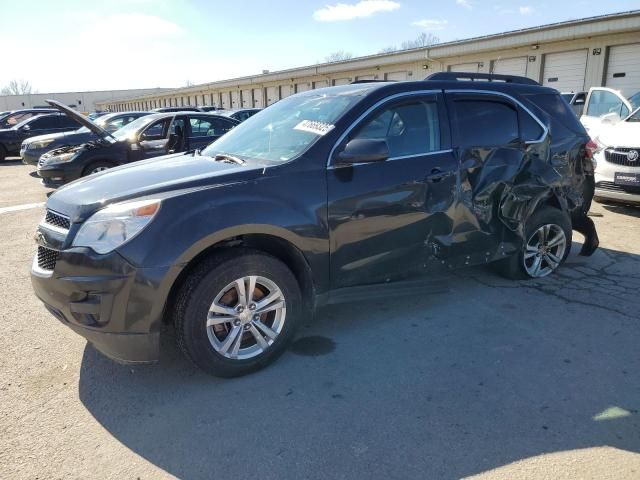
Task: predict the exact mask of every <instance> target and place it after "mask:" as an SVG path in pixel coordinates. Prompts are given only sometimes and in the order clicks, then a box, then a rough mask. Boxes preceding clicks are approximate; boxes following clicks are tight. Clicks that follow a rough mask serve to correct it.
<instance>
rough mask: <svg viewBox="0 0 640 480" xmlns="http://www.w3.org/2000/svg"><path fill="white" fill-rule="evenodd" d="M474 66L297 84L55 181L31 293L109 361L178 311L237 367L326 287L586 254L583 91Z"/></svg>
mask: <svg viewBox="0 0 640 480" xmlns="http://www.w3.org/2000/svg"><path fill="white" fill-rule="evenodd" d="M465 75H466V74H465ZM460 76H461V74H455V75H452V74H446V73H441V74H436V75H434V76H432V77H430V78H429V79H427V80H425V81H423V82H400V83H396V82H389V83H384V82H378V83H359V84H354V85H345V86H339V87H331V88H327V89H320V90H314V91H309V92H304V93H300V94H298V95H294V96H291V97H288V98H286V99H284V100H282V101H280V102H278V103H276V104H274V105H272V106H270V107H269V108H267V109H265V110H263V111H261V112H260V113H258V114H256V115H255V116H253V117H251V118H250V119H248V120H246V121H245V122H243V123H242V124H240V125H239V126H237V127H236V128H234V129H233V130H231V131H230V132H229V133H227V134H226V135H225V136H223V137H222V138H220V139H219V140H217V141H215V142H214V143H212V144H211V145H210V146H209V147H207V148H205V149H204V150H203V151H201V152H198V151H196V152H189V153H186V154H180V155H172V156H167V157H159V158H155V159H153V160H148V161H143V162H138V163H137V164H134V165H127V166H122V167H118V168H114V169H112V170H109V171H108V172H104V173H99V174H96V175H93V176H91V177H89V178H86V179H81V180H79V181H76V182H74V183H72V184H70V185H68V186H66V187H64V188H62V189H60V190H58V191H57V192H56V193H54V194H53V195H52V196H51V197H50V198H49V200H48V202H47V213H46V216H45V218H44V219H43V221H42V222H41V224H40V225H39V227H38V232H37V235H36V239H37V242H38V253H37V254H36V257H35V258H34V262H33V267H32V282H33V285H34V289H35V292H36V294H37V296H38V297H39V298H40V299H41V300H42V301H43V302H44V303H45V305H46V306H47V308H48V309H49V311H50V312H51V313H53V315H54V316H56V317H57V318H58V319H59V320H60V321H62V322H63V323H65V324H66V325H67V326H69V327H70V328H72V329H73V330H74V331H76V332H77V333H79V334H80V335H82V336H84V337H85V338H87V339H88V340H89V341H90V342H92V343H93V344H94V345H95V347H96V348H97V349H98V350H100V351H102V352H103V353H104V354H106V355H107V356H109V357H111V358H114V359H116V360H119V361H123V362H152V361H155V360H157V358H158V353H159V336H160V327H161V325H162V323H163V320H164V321H166V322H170V323H172V324H173V325H174V326H175V329H176V337H177V340H178V344H179V346H180V348H181V349H182V350H183V351H184V353H185V354H186V355H187V356H188V357H189V358H190V359H191V360H192V361H193V362H194V363H195V364H196V365H198V366H199V367H201V368H202V369H204V370H206V371H208V372H209V373H212V374H214V375H220V376H235V375H242V374H245V373H248V372H251V371H254V370H256V369H258V368H261V367H263V366H265V365H267V364H268V363H270V362H271V361H273V360H274V359H275V358H276V357H277V356H278V355H279V354H280V353H282V351H284V349H285V348H286V346H287V344H288V342H289V341H290V340H291V338H292V336H293V335H294V332H295V330H296V327H297V326H298V325H299V324H300V323H301V321H302V319H303V318H304V317H305V316H309V315H312V314H313V311H314V310H315V309H316V308H317V307H318V306H321V305H323V304H327V303H339V302H343V301H350V300H355V299H358V298H362V297H364V296H367V295H378V296H379V295H384V294H385V292H389V291H393V293H394V295H396V294H397V293H402V291H405V292H408V291H410V290H412V289H413V290H412V291H415V289H416V288H418V289H419V288H423V289H422V290H419V291H421V292H424V293H427V292H426V291H425V290H424V287H420V286H419V285H422V283H416V279H417V278H421V277H422V278H424V277H427V278H430V279H434V278H437V276H438V275H439V273H441V272H443V271H448V270H450V269H452V268H457V267H462V266H466V265H477V264H487V263H495V264H496V265H497V266H498V267H499V268H500V269H501V270H502V271H503V272H504V273H505V274H506V275H508V276H510V277H515V278H538V277H542V276H545V275H548V274H550V273H552V272H553V271H554V270H556V269H557V268H558V267H559V266H560V265H561V263H562V262H563V260H564V259H565V258H566V256H567V254H568V253H569V249H570V247H571V238H572V230H579V231H581V232H582V233H584V235H585V238H586V241H585V243H584V245H583V249H582V252H581V253H582V254H585V255H589V254H591V253H592V252H593V251H594V250H595V248H597V243H598V241H597V235H596V232H595V228H594V226H593V223H592V222H591V221H590V219H589V218H588V217H587V215H586V213H587V211H588V208H589V205H590V202H591V198H592V196H593V167H592V162H591V159H590V152H589V149H588V148H587V143H588V141H589V138H588V136H587V134H586V132H585V130H584V128H583V127H582V126H581V124H580V123H579V122H578V120H577V119H576V117H575V115H574V114H573V113H572V111H571V110H570V108H569V107H568V106H567V105H566V103H565V102H564V101H563V100H562V99H561V97H560V96H559V94H558V92H557V91H555V90H552V89H549V88H545V87H541V86H539V85H537V84H535V82H533V81H531V80H529V79H526V78H519V77H503V76H497V75H492V76H489V75H484V76H482V78H476V77H481V75H480V74H468V75H467V76H470V77H472V78H471V79H472V80H478V79H482V80H487V81H473V82H470V81H460V80H459V79H458V78H459V77H460ZM498 80H499V81H498Z"/></svg>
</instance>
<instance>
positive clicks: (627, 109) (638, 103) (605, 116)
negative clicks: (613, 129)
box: [580, 87, 640, 134]
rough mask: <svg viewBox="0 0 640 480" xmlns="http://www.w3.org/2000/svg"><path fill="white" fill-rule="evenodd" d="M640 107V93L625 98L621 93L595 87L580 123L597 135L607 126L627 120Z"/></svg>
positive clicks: (589, 95)
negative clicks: (599, 130) (598, 131)
mask: <svg viewBox="0 0 640 480" xmlns="http://www.w3.org/2000/svg"><path fill="white" fill-rule="evenodd" d="M638 107H640V91H639V92H636V93H634V94H633V95H630V96H629V98H625V97H624V95H622V94H621V93H620V92H619V91H617V90H613V89H611V88H607V87H593V88H591V89H589V94H588V95H587V100H586V106H585V110H584V114H583V115H582V116H581V117H580V121H581V122H582V124H583V125H584V126H585V128H586V129H587V131H588V132H589V133H591V129H595V130H594V134H597V130H598V129H599V128H600V127H601V126H602V125H606V124H615V123H618V122H620V121H622V120H623V119H625V118H627V117H628V116H629V115H630V114H631V112H633V111H634V110H635V109H636V108H638Z"/></svg>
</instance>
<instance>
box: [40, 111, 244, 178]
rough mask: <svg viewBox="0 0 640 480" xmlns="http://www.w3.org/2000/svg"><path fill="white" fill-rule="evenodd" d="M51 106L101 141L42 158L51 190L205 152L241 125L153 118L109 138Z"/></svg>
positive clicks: (182, 115) (197, 115)
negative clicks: (107, 172)
mask: <svg viewBox="0 0 640 480" xmlns="http://www.w3.org/2000/svg"><path fill="white" fill-rule="evenodd" d="M50 103H51V104H52V105H56V106H57V107H58V108H59V109H60V110H62V111H64V112H66V113H67V115H70V116H74V117H75V118H76V119H77V121H78V122H80V123H82V124H83V125H84V126H85V127H87V128H88V129H89V130H91V131H92V132H93V133H95V134H96V136H97V137H98V139H97V140H96V141H92V142H89V143H84V144H82V145H74V146H68V147H61V148H57V149H54V150H50V151H49V152H47V153H45V154H44V155H42V156H41V157H40V160H39V161H38V170H37V171H38V175H39V176H40V177H41V178H42V181H43V184H44V185H45V186H49V187H57V186H60V185H63V184H65V183H69V182H71V181H73V180H76V179H78V178H80V177H84V176H87V175H90V174H92V173H97V172H101V171H103V170H107V169H109V168H112V167H115V166H118V165H123V164H125V163H131V162H135V161H138V160H144V159H146V158H153V157H158V156H160V155H166V154H168V153H179V152H185V151H192V150H196V149H199V148H203V147H205V146H207V145H208V144H209V143H211V142H212V141H214V140H216V139H217V138H219V137H220V136H222V135H224V134H225V133H227V132H228V131H229V130H231V129H232V128H233V127H235V126H236V125H237V124H238V122H237V121H236V120H232V119H230V118H226V117H221V116H219V115H212V114H210V113H203V112H176V113H154V114H149V115H146V116H143V117H141V118H138V119H137V120H134V121H133V122H131V123H129V124H128V125H125V126H124V127H122V128H120V129H119V130H117V131H115V132H113V133H109V132H108V131H106V130H105V129H104V128H102V127H100V126H99V125H97V124H95V123H93V122H92V121H91V120H89V119H87V118H86V117H84V116H83V115H80V114H78V113H77V112H75V111H74V110H72V109H70V108H69V107H66V106H65V105H62V104H60V103H58V102H54V101H52V100H51V101H50Z"/></svg>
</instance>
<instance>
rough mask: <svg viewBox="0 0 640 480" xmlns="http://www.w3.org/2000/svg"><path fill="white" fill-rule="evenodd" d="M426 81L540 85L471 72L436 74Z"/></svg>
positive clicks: (522, 78) (496, 75) (513, 78)
mask: <svg viewBox="0 0 640 480" xmlns="http://www.w3.org/2000/svg"><path fill="white" fill-rule="evenodd" d="M425 80H454V81H460V80H471V81H476V80H480V81H485V82H504V83H519V84H522V85H540V84H539V83H538V82H536V81H535V80H531V79H530V78H527V77H520V76H518V75H500V74H497V73H471V72H436V73H432V74H431V75H429V76H428V77H427V78H425Z"/></svg>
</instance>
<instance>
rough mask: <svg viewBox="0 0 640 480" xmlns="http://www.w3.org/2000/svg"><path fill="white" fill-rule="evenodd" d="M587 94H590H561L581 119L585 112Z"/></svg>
mask: <svg viewBox="0 0 640 480" xmlns="http://www.w3.org/2000/svg"><path fill="white" fill-rule="evenodd" d="M587 93H588V92H567V93H561V94H560V96H561V97H562V98H563V99H564V100H565V101H566V102H567V103H568V104H569V106H570V107H571V109H572V110H573V112H574V113H575V114H576V116H577V117H578V118H580V117H581V116H582V111H583V110H584V104H585V100H586V99H587Z"/></svg>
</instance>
